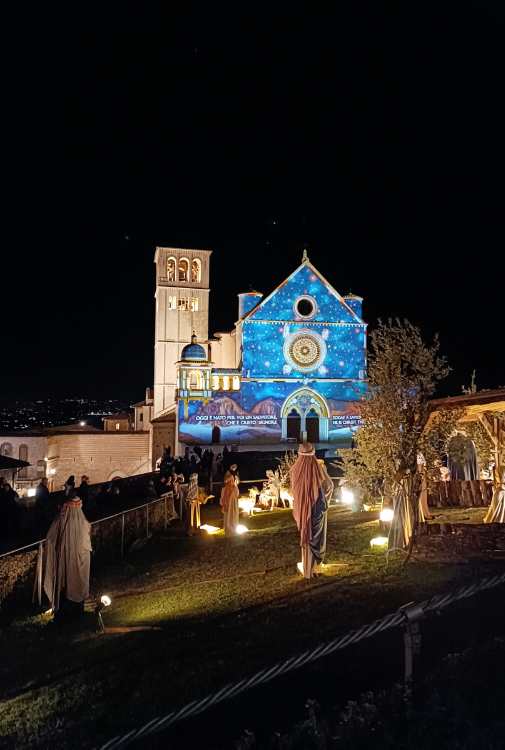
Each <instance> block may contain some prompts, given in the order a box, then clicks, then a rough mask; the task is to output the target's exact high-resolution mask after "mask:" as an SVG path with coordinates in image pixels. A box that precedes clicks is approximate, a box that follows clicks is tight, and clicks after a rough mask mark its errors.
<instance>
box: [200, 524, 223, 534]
mask: <svg viewBox="0 0 505 750" xmlns="http://www.w3.org/2000/svg"><path fill="white" fill-rule="evenodd" d="M200 528H201V529H203V530H204V531H206V532H207V534H217V532H218V531H221V529H220V528H219V526H211V525H210V523H204V524H202V525H201V526H200Z"/></svg>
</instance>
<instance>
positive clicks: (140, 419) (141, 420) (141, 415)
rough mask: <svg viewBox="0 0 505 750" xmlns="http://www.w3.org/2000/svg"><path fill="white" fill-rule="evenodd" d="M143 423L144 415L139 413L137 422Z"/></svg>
mask: <svg viewBox="0 0 505 750" xmlns="http://www.w3.org/2000/svg"><path fill="white" fill-rule="evenodd" d="M143 421H144V415H143V414H142V412H140V414H139V422H143Z"/></svg>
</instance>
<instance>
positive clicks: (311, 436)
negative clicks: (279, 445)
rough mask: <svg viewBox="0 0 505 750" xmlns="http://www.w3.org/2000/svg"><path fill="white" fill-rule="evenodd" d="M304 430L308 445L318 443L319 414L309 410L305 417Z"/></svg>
mask: <svg viewBox="0 0 505 750" xmlns="http://www.w3.org/2000/svg"><path fill="white" fill-rule="evenodd" d="M305 430H306V432H307V440H308V442H309V443H318V442H319V414H318V413H317V411H316V410H315V409H310V410H309V411H308V412H307V414H306V415H305Z"/></svg>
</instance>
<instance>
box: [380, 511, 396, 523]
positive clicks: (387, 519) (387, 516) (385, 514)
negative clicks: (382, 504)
mask: <svg viewBox="0 0 505 750" xmlns="http://www.w3.org/2000/svg"><path fill="white" fill-rule="evenodd" d="M393 516H394V512H393V508H383V509H382V510H381V512H380V515H379V520H380V521H384V523H391V521H392V520H393Z"/></svg>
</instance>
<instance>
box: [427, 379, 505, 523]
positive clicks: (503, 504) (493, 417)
mask: <svg viewBox="0 0 505 750" xmlns="http://www.w3.org/2000/svg"><path fill="white" fill-rule="evenodd" d="M432 404H433V407H434V412H437V411H440V410H442V409H461V410H462V416H461V418H460V420H459V423H460V424H461V428H462V431H464V426H465V423H468V422H479V423H480V424H481V425H482V427H483V429H484V430H485V432H486V434H487V436H488V438H489V440H490V442H491V445H492V446H493V463H494V471H493V485H494V487H493V497H492V500H491V504H490V506H489V510H488V512H487V514H486V517H485V518H484V522H485V523H492V522H499V523H500V522H501V523H505V388H497V389H495V390H490V391H480V392H476V393H465V394H463V395H461V396H451V397H449V398H441V399H437V400H435V401H433V402H432Z"/></svg>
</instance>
